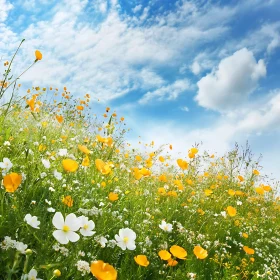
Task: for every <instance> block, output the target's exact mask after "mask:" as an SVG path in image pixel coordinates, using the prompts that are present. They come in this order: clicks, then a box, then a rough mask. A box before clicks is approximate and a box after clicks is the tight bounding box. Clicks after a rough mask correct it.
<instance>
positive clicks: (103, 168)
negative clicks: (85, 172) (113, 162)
mask: <svg viewBox="0 0 280 280" xmlns="http://www.w3.org/2000/svg"><path fill="white" fill-rule="evenodd" d="M95 165H96V168H97V169H98V170H99V171H100V172H101V173H102V174H104V175H107V174H109V173H110V172H111V168H110V165H109V164H107V163H105V162H104V161H103V160H102V159H96V160H95Z"/></svg>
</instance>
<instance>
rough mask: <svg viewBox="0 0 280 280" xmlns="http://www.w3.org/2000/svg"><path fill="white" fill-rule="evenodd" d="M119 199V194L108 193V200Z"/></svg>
mask: <svg viewBox="0 0 280 280" xmlns="http://www.w3.org/2000/svg"><path fill="white" fill-rule="evenodd" d="M118 199H119V195H118V194H117V193H113V192H110V193H109V200H111V201H116V200H118Z"/></svg>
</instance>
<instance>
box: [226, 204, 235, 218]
mask: <svg viewBox="0 0 280 280" xmlns="http://www.w3.org/2000/svg"><path fill="white" fill-rule="evenodd" d="M227 212H228V214H229V216H231V217H234V216H236V209H235V208H234V207H232V206H228V207H227Z"/></svg>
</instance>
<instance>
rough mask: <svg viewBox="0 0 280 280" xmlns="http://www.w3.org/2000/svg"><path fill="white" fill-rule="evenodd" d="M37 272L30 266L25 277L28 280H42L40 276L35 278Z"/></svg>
mask: <svg viewBox="0 0 280 280" xmlns="http://www.w3.org/2000/svg"><path fill="white" fill-rule="evenodd" d="M37 274H38V272H37V270H36V269H34V268H32V269H31V270H30V271H29V273H28V275H27V279H28V280H43V279H41V278H37Z"/></svg>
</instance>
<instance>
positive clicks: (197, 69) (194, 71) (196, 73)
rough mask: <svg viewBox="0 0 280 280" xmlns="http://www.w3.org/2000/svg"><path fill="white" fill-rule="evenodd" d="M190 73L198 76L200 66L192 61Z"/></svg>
mask: <svg viewBox="0 0 280 280" xmlns="http://www.w3.org/2000/svg"><path fill="white" fill-rule="evenodd" d="M191 71H192V72H193V73H194V74H195V75H198V74H199V73H200V71H201V67H200V64H199V63H198V62H197V61H194V62H193V64H192V65H191Z"/></svg>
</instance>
